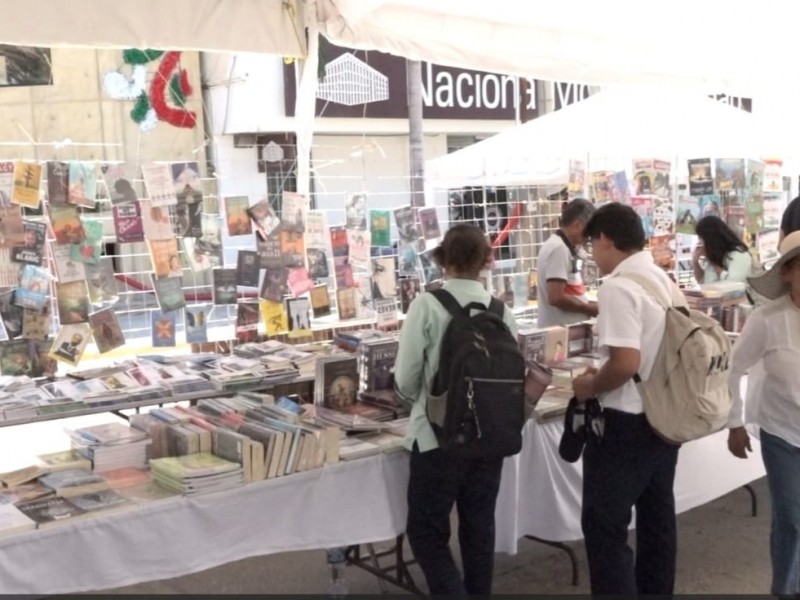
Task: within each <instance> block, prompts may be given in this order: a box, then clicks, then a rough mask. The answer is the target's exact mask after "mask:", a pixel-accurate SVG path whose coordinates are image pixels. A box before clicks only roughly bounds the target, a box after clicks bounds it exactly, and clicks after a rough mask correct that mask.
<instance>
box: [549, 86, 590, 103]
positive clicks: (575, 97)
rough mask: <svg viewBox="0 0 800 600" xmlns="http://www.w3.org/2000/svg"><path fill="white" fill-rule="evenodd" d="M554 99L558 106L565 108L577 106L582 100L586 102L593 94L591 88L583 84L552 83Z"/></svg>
mask: <svg viewBox="0 0 800 600" xmlns="http://www.w3.org/2000/svg"><path fill="white" fill-rule="evenodd" d="M550 86H551V89H552V90H553V97H554V98H555V99H556V106H558V107H563V106H567V105H569V104H575V103H576V102H580V101H581V100H586V98H588V97H589V96H590V95H591V94H590V93H589V86H588V85H586V84H583V83H555V82H553V83H551V84H550Z"/></svg>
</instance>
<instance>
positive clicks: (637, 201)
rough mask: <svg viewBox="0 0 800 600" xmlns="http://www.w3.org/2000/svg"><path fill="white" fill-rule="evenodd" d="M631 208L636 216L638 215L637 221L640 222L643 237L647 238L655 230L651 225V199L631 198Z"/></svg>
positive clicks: (650, 197)
mask: <svg viewBox="0 0 800 600" xmlns="http://www.w3.org/2000/svg"><path fill="white" fill-rule="evenodd" d="M631 207H632V208H633V210H634V211H636V214H637V215H639V219H641V221H642V227H643V228H644V235H645V237H648V238H649V237H650V236H652V235H653V231H654V230H655V228H654V224H653V197H652V196H633V197H632V198H631Z"/></svg>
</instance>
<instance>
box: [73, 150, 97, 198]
mask: <svg viewBox="0 0 800 600" xmlns="http://www.w3.org/2000/svg"><path fill="white" fill-rule="evenodd" d="M96 199H97V164H96V163H94V162H83V161H80V160H71V161H69V196H68V198H67V201H68V202H69V203H70V204H74V205H76V206H85V207H86V208H94V204H95V200H96Z"/></svg>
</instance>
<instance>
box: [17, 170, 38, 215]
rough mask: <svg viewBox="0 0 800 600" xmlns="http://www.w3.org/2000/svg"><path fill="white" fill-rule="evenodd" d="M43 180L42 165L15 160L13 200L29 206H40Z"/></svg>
mask: <svg viewBox="0 0 800 600" xmlns="http://www.w3.org/2000/svg"><path fill="white" fill-rule="evenodd" d="M41 180H42V165H40V164H39V163H30V162H23V161H17V162H15V163H14V185H13V187H12V189H11V202H12V203H14V204H19V205H20V206H25V207H27V208H33V209H37V208H39V199H40V198H39V184H40V183H41Z"/></svg>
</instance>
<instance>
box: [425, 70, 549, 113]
mask: <svg viewBox="0 0 800 600" xmlns="http://www.w3.org/2000/svg"><path fill="white" fill-rule="evenodd" d="M519 96H520V94H519V79H518V78H517V77H513V76H511V75H496V74H494V73H471V72H461V73H458V75H455V74H453V73H451V72H448V71H439V72H438V73H436V75H434V72H433V65H432V64H431V63H425V67H424V71H423V76H422V103H423V104H424V105H425V106H429V107H430V106H436V107H437V108H473V107H475V108H487V109H489V110H496V109H497V110H507V109H509V108H516V107H517V105H518V104H519ZM525 108H526V109H527V110H535V109H536V80H534V79H528V86H527V88H526V90H525Z"/></svg>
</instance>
